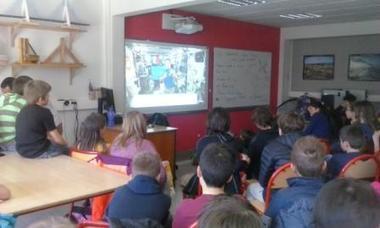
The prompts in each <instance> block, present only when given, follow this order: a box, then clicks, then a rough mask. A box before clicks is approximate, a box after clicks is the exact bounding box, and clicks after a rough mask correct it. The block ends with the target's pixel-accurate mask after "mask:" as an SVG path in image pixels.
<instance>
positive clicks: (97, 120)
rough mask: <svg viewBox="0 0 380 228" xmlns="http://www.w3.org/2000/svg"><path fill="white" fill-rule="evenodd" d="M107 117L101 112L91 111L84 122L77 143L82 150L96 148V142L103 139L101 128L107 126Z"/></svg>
mask: <svg viewBox="0 0 380 228" xmlns="http://www.w3.org/2000/svg"><path fill="white" fill-rule="evenodd" d="M105 122H106V121H105V118H104V116H103V115H101V114H99V113H91V114H90V115H89V116H87V117H86V119H85V120H84V121H83V122H82V124H81V126H80V130H79V139H78V142H77V145H78V146H79V149H81V150H90V151H91V150H94V149H95V147H96V144H97V143H99V142H100V141H102V137H101V135H100V130H101V129H103V128H104V126H105Z"/></svg>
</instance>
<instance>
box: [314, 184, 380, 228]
mask: <svg viewBox="0 0 380 228" xmlns="http://www.w3.org/2000/svg"><path fill="white" fill-rule="evenodd" d="M315 202H316V204H315V206H314V219H313V220H314V227H315V228H330V227H334V228H346V227H350V228H362V227H366V228H378V227H379V225H380V198H379V197H378V196H376V194H375V192H374V191H373V189H372V188H371V186H370V184H369V183H368V182H366V181H361V180H354V179H349V178H348V179H346V178H339V179H336V180H333V181H330V182H329V183H327V184H326V185H325V186H324V187H323V188H322V189H321V191H320V192H319V194H318V197H317V198H316V200H315Z"/></svg>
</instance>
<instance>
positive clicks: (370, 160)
mask: <svg viewBox="0 0 380 228" xmlns="http://www.w3.org/2000/svg"><path fill="white" fill-rule="evenodd" d="M378 170H379V162H378V161H377V160H376V157H375V156H374V155H371V154H363V155H360V156H358V157H356V158H354V159H352V160H351V161H349V162H348V163H347V164H346V165H345V166H344V167H343V169H342V170H341V171H340V173H339V177H350V178H354V179H365V180H373V179H378V177H379V176H378V175H379V173H378Z"/></svg>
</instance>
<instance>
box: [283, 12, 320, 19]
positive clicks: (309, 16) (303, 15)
mask: <svg viewBox="0 0 380 228" xmlns="http://www.w3.org/2000/svg"><path fill="white" fill-rule="evenodd" d="M280 17H282V18H287V19H292V20H304V19H315V18H320V17H322V15H319V14H315V13H298V14H293V13H289V14H286V15H283V14H281V15H280Z"/></svg>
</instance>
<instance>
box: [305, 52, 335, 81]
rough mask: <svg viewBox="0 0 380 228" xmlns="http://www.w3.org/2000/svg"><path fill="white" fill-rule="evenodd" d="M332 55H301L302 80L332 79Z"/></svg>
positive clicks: (333, 61)
mask: <svg viewBox="0 0 380 228" xmlns="http://www.w3.org/2000/svg"><path fill="white" fill-rule="evenodd" d="M334 65H335V57H334V55H305V56H303V80H333V79H334Z"/></svg>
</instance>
